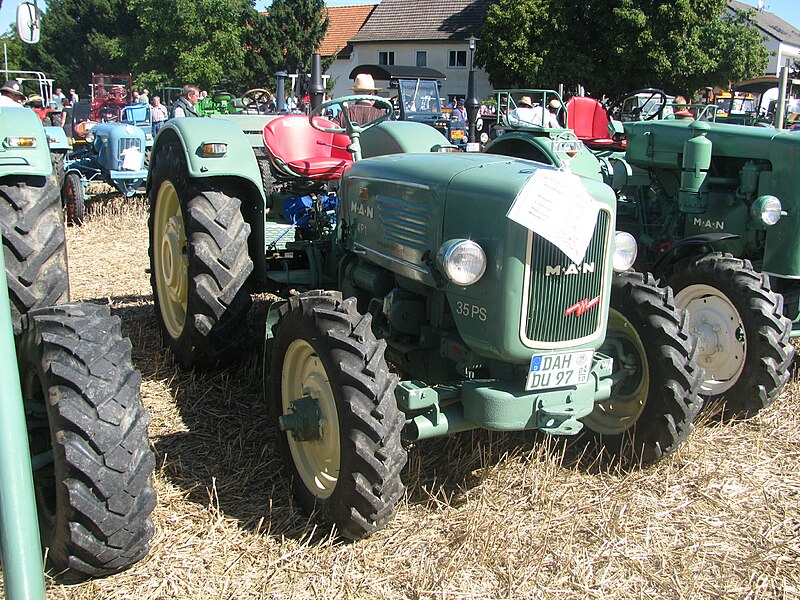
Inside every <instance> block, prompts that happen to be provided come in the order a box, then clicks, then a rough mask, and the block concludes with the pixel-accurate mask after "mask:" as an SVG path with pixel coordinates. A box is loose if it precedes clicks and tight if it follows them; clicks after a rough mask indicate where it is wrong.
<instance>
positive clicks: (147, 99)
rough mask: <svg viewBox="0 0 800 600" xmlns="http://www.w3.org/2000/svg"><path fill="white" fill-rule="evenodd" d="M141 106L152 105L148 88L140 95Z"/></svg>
mask: <svg viewBox="0 0 800 600" xmlns="http://www.w3.org/2000/svg"><path fill="white" fill-rule="evenodd" d="M139 104H150V92H148V91H147V88H145V89H143V90H142V93H141V94H139Z"/></svg>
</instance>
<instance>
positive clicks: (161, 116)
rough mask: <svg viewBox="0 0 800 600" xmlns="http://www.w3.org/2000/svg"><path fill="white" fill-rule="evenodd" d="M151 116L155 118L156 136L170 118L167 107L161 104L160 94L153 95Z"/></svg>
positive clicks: (154, 130) (154, 131) (154, 129)
mask: <svg viewBox="0 0 800 600" xmlns="http://www.w3.org/2000/svg"><path fill="white" fill-rule="evenodd" d="M150 116H151V118H152V120H153V136H155V135H156V134H157V133H158V132H159V130H160V129H161V128H162V127H163V126H164V123H165V122H166V120H167V119H168V118H169V115H168V114H167V107H166V106H164V105H163V104H161V97H160V96H153V106H152V107H151V108H150Z"/></svg>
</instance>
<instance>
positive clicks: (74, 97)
mask: <svg viewBox="0 0 800 600" xmlns="http://www.w3.org/2000/svg"><path fill="white" fill-rule="evenodd" d="M69 99H70V101H71V102H72V104H77V103H78V102H79V99H78V94H77V93H76V92H75V88H69Z"/></svg>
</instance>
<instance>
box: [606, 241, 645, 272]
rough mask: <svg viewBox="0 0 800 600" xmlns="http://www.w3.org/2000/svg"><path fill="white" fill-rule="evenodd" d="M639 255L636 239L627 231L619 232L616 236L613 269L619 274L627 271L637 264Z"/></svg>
mask: <svg viewBox="0 0 800 600" xmlns="http://www.w3.org/2000/svg"><path fill="white" fill-rule="evenodd" d="M638 253H639V249H638V246H637V244H636V238H635V237H633V236H632V235H631V234H630V233H628V232H627V231H617V232H616V233H615V234H614V258H613V263H612V264H613V267H614V270H615V271H616V272H617V273H622V272H623V271H627V270H628V269H630V268H631V267H632V266H633V263H635V262H636V256H637V254H638Z"/></svg>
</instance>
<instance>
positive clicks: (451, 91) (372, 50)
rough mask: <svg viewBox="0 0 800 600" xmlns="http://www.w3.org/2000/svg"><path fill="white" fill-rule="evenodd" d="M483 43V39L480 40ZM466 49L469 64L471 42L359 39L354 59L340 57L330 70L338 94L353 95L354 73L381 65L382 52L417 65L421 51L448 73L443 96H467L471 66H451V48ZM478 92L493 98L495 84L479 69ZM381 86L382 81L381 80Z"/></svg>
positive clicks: (482, 97) (481, 96) (429, 62)
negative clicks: (360, 68) (355, 70)
mask: <svg viewBox="0 0 800 600" xmlns="http://www.w3.org/2000/svg"><path fill="white" fill-rule="evenodd" d="M478 43H480V41H478ZM451 50H453V51H457V50H461V51H466V53H467V63H469V45H468V44H467V42H449V41H441V42H358V43H356V44H354V50H353V55H352V58H350V59H349V60H342V59H338V60H336V61H334V64H333V65H331V67H330V68H329V69H328V71H327V73H328V74H329V75H330V76H331V78H332V79H333V78H337V77H338V79H337V81H336V85H335V87H334V96H335V97H336V96H345V95H347V94H351V93H352V90H351V87H352V85H353V82H352V80H350V79H349V75H350V72H351V71H352V70H353V69H354V68H355V67H356V66H358V65H361V64H378V56H379V53H380V52H394V64H395V65H412V66H413V65H416V59H417V53H418V52H425V53H426V54H425V56H426V58H427V61H426V63H427V64H426V65H425V66H427V67H430V68H432V69H436V70H437V71H441V72H442V73H444V75H445V77H446V78H447V79H445V81H443V82H442V88H441V91H440V94H441V96H442V98H447V97H448V96H450V95H459V96H466V94H467V80H468V77H469V67H468V66H464V67H451V66H449V64H448V63H449V56H450V51H451ZM475 84H476V92H477V96H478V99H479V100H486V99H488V98H491V97H492V86H491V85H490V84H489V78H488V77H487V76H486V73H484V72H483V71H482V70H478V69H476V70H475ZM378 85H379V86H380V85H381V84H380V83H378Z"/></svg>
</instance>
